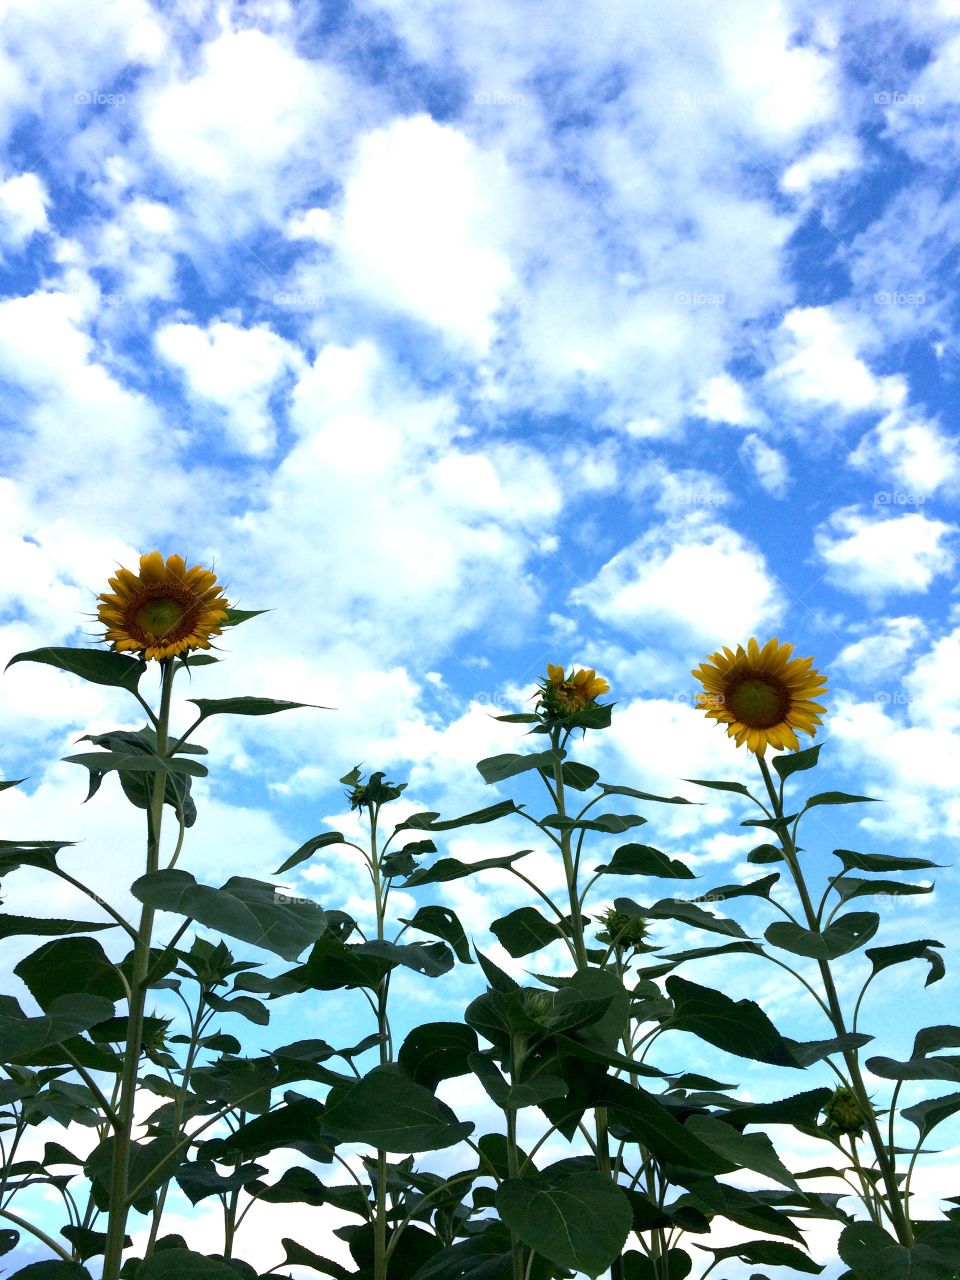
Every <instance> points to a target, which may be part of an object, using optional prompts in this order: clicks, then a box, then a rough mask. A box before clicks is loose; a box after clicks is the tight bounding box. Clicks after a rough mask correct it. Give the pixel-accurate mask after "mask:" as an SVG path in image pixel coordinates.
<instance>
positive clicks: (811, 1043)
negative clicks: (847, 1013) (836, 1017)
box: [784, 1031, 873, 1067]
mask: <svg viewBox="0 0 960 1280" xmlns="http://www.w3.org/2000/svg"><path fill="white" fill-rule="evenodd" d="M872 1039H873V1036H868V1035H866V1034H865V1033H864V1032H862V1031H857V1032H850V1031H848V1032H847V1033H846V1035H842V1036H833V1037H831V1038H830V1039H829V1040H791V1039H790V1037H789V1036H784V1040H785V1041H786V1043H787V1047H788V1048H789V1050H790V1052H791V1053H792V1054H793V1056H794V1058H795V1059H796V1061H797V1064H798V1065H799V1066H801V1067H810V1066H812V1065H813V1064H814V1063H815V1062H822V1061H823V1059H824V1058H829V1057H832V1056H833V1054H835V1053H847V1052H848V1051H849V1050H851V1049H862V1048H863V1046H864V1045H865V1044H869V1043H870V1041H871V1040H872Z"/></svg>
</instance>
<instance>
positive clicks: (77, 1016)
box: [0, 995, 113, 1062]
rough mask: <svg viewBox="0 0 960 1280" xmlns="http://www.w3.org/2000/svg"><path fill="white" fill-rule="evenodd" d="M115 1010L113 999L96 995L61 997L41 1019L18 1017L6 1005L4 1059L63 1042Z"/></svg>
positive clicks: (0, 1049) (1, 1024) (0, 1055)
mask: <svg viewBox="0 0 960 1280" xmlns="http://www.w3.org/2000/svg"><path fill="white" fill-rule="evenodd" d="M112 1013H113V1003H112V1001H110V1000H106V999H104V997H103V996H96V995H72V996H59V997H58V998H57V999H56V1000H54V1001H52V1002H51V1004H50V1007H49V1009H47V1010H46V1011H45V1012H44V1013H43V1014H42V1015H41V1016H40V1017H38V1018H24V1017H23V1016H22V1015H21V1016H19V1017H17V1016H16V1015H15V1014H14V1013H13V1012H12V1010H9V1009H8V1008H5V1009H4V1010H3V1011H2V1013H0V1062H13V1061H16V1059H18V1058H22V1057H26V1056H27V1055H29V1054H33V1053H36V1052H37V1050H38V1049H45V1048H47V1047H48V1046H49V1045H55V1044H61V1043H62V1042H63V1041H64V1040H68V1039H69V1038H70V1037H71V1036H75V1035H77V1034H78V1032H80V1031H86V1030H87V1028H88V1027H92V1026H94V1025H95V1024H96V1023H98V1022H103V1021H104V1019H105V1018H109V1017H110V1016H111V1014H112Z"/></svg>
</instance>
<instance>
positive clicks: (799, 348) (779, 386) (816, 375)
mask: <svg viewBox="0 0 960 1280" xmlns="http://www.w3.org/2000/svg"><path fill="white" fill-rule="evenodd" d="M870 336H871V335H870V334H869V332H868V331H867V330H866V328H865V326H864V325H863V324H862V323H860V322H857V321H856V320H855V319H853V318H852V317H850V316H847V315H844V314H842V313H841V312H840V311H839V310H837V309H834V308H831V307H797V308H794V310H792V311H790V312H788V313H787V315H786V316H785V318H784V320H783V323H782V324H781V326H780V330H779V331H778V339H779V342H778V345H779V349H780V360H779V362H778V364H777V365H776V366H775V367H774V368H773V369H771V370H770V372H769V373H768V374H767V376H766V381H767V384H768V386H769V388H770V389H771V391H773V392H774V393H775V394H779V395H784V396H786V397H787V398H788V399H789V400H792V401H795V402H797V403H799V404H801V405H810V406H811V407H817V406H828V405H829V406H836V407H837V408H838V409H841V410H843V411H844V412H846V413H857V412H860V411H862V410H865V409H886V410H890V409H894V408H896V407H897V406H899V405H900V404H901V403H902V402H903V400H904V399H905V397H906V384H905V383H904V380H903V379H902V378H901V377H899V376H895V375H891V376H887V377H877V375H875V374H874V373H873V372H872V370H871V369H870V367H869V366H868V365H867V364H866V363H865V361H864V360H862V359H861V358H860V352H861V350H862V349H863V348H864V347H865V346H867V345H869V341H870Z"/></svg>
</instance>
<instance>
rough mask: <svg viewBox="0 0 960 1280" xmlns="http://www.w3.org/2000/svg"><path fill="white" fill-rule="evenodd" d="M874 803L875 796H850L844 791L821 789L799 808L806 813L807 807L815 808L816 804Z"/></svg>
mask: <svg viewBox="0 0 960 1280" xmlns="http://www.w3.org/2000/svg"><path fill="white" fill-rule="evenodd" d="M864 803H869V804H876V803H877V799H876V796H852V795H850V794H849V793H848V792H846V791H821V792H820V793H819V794H818V795H815V796H811V797H810V799H809V800H808V801H807V803H806V804H805V805H804V806H803V809H802V810H801V812H802V813H806V812H807V810H808V809H815V808H816V807H817V806H818V805H823V804H864Z"/></svg>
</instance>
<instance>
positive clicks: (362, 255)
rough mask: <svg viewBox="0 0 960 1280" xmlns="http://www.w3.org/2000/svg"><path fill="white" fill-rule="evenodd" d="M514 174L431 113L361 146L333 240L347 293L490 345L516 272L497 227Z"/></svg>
mask: <svg viewBox="0 0 960 1280" xmlns="http://www.w3.org/2000/svg"><path fill="white" fill-rule="evenodd" d="M509 201H510V182H509V173H508V171H507V169H506V166H505V165H504V164H503V162H502V161H501V160H499V159H498V158H497V157H496V156H495V155H493V154H489V153H485V152H483V151H481V150H480V149H479V148H478V147H476V146H475V145H474V144H473V143H472V142H471V141H470V140H469V139H468V138H467V137H466V136H465V135H464V134H463V133H461V132H460V131H459V130H457V129H455V128H452V127H451V126H448V125H440V124H437V123H436V122H435V121H433V120H431V119H430V118H429V117H428V116H422V115H421V116H414V117H411V118H410V119H406V120H397V121H394V122H393V123H392V124H390V125H388V126H387V127H385V128H382V129H377V130H375V131H374V132H372V133H370V134H368V135H367V137H365V138H364V139H362V141H361V142H360V144H359V147H358V149H357V155H356V159H355V161H354V163H353V166H352V168H351V170H350V173H349V174H348V176H347V179H346V182H345V188H344V196H343V207H342V210H341V213H340V223H339V227H338V230H337V233H336V245H337V251H338V254H339V259H340V266H341V271H342V273H343V275H342V284H343V287H345V288H347V289H349V290H350V291H356V292H357V293H359V294H361V295H363V296H365V297H368V298H370V299H372V300H373V301H374V302H377V303H379V304H381V305H383V306H387V307H391V308H396V309H398V310H401V311H404V312H406V313H407V314H409V315H412V316H414V317H416V318H417V319H420V320H423V321H424V322H425V323H427V324H430V325H432V326H435V327H437V328H439V329H441V330H443V331H445V332H447V333H448V334H449V336H450V337H451V338H452V339H453V340H454V341H465V342H467V343H468V344H470V345H472V346H475V347H478V348H481V349H482V348H484V347H486V346H487V345H488V343H489V341H490V339H491V336H492V333H493V328H492V316H493V313H494V311H495V310H496V308H497V306H498V305H499V303H500V298H501V295H502V294H503V292H504V291H505V290H506V288H507V287H508V286H509V284H510V282H511V280H512V278H513V273H512V270H511V267H510V263H509V260H508V257H507V256H506V254H505V252H504V249H503V245H502V241H503V231H502V230H501V224H502V222H503V219H504V217H505V206H508V205H509Z"/></svg>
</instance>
